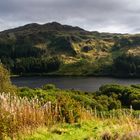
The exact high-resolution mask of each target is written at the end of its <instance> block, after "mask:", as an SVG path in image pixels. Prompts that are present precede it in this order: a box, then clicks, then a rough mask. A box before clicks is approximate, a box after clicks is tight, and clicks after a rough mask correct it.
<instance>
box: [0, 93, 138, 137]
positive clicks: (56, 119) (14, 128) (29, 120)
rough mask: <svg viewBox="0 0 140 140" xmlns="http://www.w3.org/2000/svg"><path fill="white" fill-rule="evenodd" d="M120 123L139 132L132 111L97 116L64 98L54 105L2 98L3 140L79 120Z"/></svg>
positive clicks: (0, 130) (0, 127)
mask: <svg viewBox="0 0 140 140" xmlns="http://www.w3.org/2000/svg"><path fill="white" fill-rule="evenodd" d="M92 118H94V119H103V120H105V119H108V118H109V119H110V118H111V119H112V120H113V119H114V120H115V119H116V118H117V119H118V120H120V121H119V122H121V123H126V122H127V124H128V125H129V128H131V129H132V130H134V129H135V130H136V129H138V128H134V127H138V125H135V124H136V123H137V121H136V120H139V119H140V118H139V113H137V114H135V113H133V110H132V108H131V109H130V110H122V109H120V110H114V111H110V112H98V111H97V110H96V108H95V109H94V110H92V109H88V110H86V109H85V108H83V107H81V106H80V105H79V104H78V102H74V100H71V99H69V98H68V97H67V98H65V96H60V97H59V98H58V99H57V101H56V102H55V104H52V102H50V101H48V102H46V103H45V104H42V103H41V102H40V101H39V100H38V99H37V98H34V99H31V100H29V99H28V98H21V97H18V96H16V95H11V94H10V93H8V94H6V93H1V94H0V140H1V139H2V140H4V139H6V138H7V137H9V138H12V139H14V138H15V137H17V134H19V133H24V132H26V133H27V132H28V131H29V133H31V132H32V130H34V129H36V128H38V127H44V126H47V127H48V126H51V125H53V124H57V123H64V122H68V123H74V122H78V121H79V120H89V119H92Z"/></svg>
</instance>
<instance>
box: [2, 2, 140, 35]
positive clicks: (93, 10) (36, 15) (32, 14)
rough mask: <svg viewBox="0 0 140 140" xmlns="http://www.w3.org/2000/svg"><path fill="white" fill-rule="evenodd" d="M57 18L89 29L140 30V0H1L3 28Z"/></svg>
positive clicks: (125, 31)
mask: <svg viewBox="0 0 140 140" xmlns="http://www.w3.org/2000/svg"><path fill="white" fill-rule="evenodd" d="M53 21H55V22H59V23H61V24H67V25H72V26H79V27H81V28H84V29H86V30H89V31H99V32H114V33H140V0H0V31H2V30H5V29H9V28H15V27H18V26H22V25H25V24H29V23H39V24H45V23H48V22H53Z"/></svg>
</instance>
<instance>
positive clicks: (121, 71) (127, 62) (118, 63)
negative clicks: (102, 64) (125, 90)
mask: <svg viewBox="0 0 140 140" xmlns="http://www.w3.org/2000/svg"><path fill="white" fill-rule="evenodd" d="M113 72H114V73H113V75H117V76H119V75H120V76H126V77H127V76H128V77H131V76H133V77H134V76H140V56H134V55H132V54H131V55H129V54H123V55H122V56H120V57H118V58H116V59H114V64H113Z"/></svg>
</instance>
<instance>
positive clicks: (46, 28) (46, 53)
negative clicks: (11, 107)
mask: <svg viewBox="0 0 140 140" xmlns="http://www.w3.org/2000/svg"><path fill="white" fill-rule="evenodd" d="M139 56H140V35H139V34H136V35H130V34H115V33H99V32H97V31H94V32H89V31H86V30H84V29H81V28H79V27H72V26H68V25H61V24H60V23H57V22H52V23H47V24H44V25H39V24H36V23H33V24H28V25H25V26H22V27H18V28H15V29H10V30H6V31H3V32H0V59H1V62H2V63H3V64H4V65H5V66H6V67H7V68H8V69H9V70H10V71H11V73H12V74H17V75H27V74H28V75H33V74H34V75H37V74H44V75H82V76H83V75H84V76H85V75H93V76H117V77H118V76H119V77H140V57H139Z"/></svg>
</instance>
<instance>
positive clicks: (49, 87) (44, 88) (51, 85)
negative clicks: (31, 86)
mask: <svg viewBox="0 0 140 140" xmlns="http://www.w3.org/2000/svg"><path fill="white" fill-rule="evenodd" d="M42 89H43V90H50V89H52V90H54V89H56V86H55V85H54V84H46V85H44V86H42Z"/></svg>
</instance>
